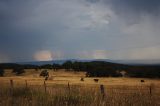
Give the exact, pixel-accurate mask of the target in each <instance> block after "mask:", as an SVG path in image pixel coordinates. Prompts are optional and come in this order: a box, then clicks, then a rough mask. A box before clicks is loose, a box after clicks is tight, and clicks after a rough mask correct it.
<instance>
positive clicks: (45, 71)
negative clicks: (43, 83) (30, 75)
mask: <svg viewBox="0 0 160 106" xmlns="http://www.w3.org/2000/svg"><path fill="white" fill-rule="evenodd" d="M39 76H43V77H49V73H48V71H47V70H43V71H42V72H41V73H40V75H39Z"/></svg>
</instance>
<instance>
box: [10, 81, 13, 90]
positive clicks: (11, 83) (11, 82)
mask: <svg viewBox="0 0 160 106" xmlns="http://www.w3.org/2000/svg"><path fill="white" fill-rule="evenodd" d="M10 85H11V89H13V80H12V79H11V80H10Z"/></svg>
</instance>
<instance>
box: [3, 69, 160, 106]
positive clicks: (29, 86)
mask: <svg viewBox="0 0 160 106" xmlns="http://www.w3.org/2000/svg"><path fill="white" fill-rule="evenodd" d="M41 71H42V70H38V71H36V70H34V69H32V70H31V69H30V70H25V73H24V74H22V75H21V76H16V75H14V74H13V73H12V70H5V74H4V76H5V77H0V106H29V105H30V106H159V105H160V102H159V100H160V80H159V79H145V78H93V77H87V78H86V77H85V72H66V71H65V70H58V71H53V70H48V71H49V79H48V80H47V81H45V80H44V79H45V78H43V77H39V74H40V72H41ZM81 78H84V81H81V80H80V79H81ZM94 79H99V81H98V82H95V81H94ZM10 80H12V81H13V83H11V82H10ZM141 80H144V82H141ZM44 81H45V83H44ZM100 85H101V87H100ZM102 85H103V87H102Z"/></svg>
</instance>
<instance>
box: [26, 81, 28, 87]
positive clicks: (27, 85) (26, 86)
mask: <svg viewBox="0 0 160 106" xmlns="http://www.w3.org/2000/svg"><path fill="white" fill-rule="evenodd" d="M25 84H26V88H28V83H27V80H25Z"/></svg>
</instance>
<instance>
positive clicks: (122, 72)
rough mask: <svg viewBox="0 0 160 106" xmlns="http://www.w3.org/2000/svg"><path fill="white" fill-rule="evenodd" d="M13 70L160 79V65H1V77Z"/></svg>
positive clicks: (88, 63) (65, 63)
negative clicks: (41, 70)
mask: <svg viewBox="0 0 160 106" xmlns="http://www.w3.org/2000/svg"><path fill="white" fill-rule="evenodd" d="M7 68H10V69H13V72H15V73H16V74H17V75H19V74H21V73H24V71H23V69H36V70H38V69H53V71H57V70H59V69H65V70H66V71H76V72H79V71H84V72H86V76H87V77H122V76H126V77H144V78H160V65H125V64H117V63H111V62H105V61H91V62H78V61H75V62H73V61H66V62H64V63H63V64H55V63H53V64H46V65H41V66H36V65H29V64H28V65H20V64H0V75H1V76H2V75H3V73H4V71H2V70H3V69H7Z"/></svg>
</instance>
